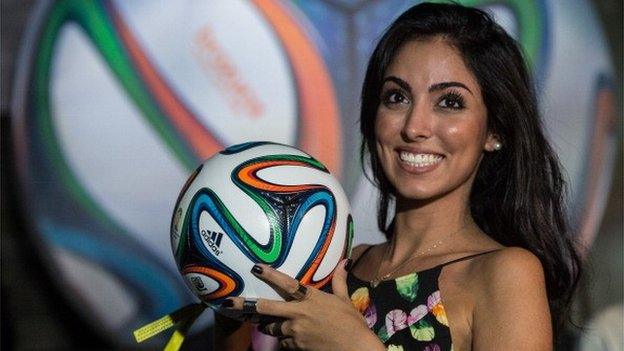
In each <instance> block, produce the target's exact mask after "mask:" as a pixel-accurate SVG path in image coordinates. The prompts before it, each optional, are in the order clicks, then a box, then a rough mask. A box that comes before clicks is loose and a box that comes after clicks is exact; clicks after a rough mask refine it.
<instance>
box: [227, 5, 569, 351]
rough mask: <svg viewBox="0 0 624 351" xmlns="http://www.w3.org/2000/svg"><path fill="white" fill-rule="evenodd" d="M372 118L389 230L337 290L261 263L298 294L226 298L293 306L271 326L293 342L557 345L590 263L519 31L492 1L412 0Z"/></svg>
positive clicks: (375, 72) (273, 312)
mask: <svg viewBox="0 0 624 351" xmlns="http://www.w3.org/2000/svg"><path fill="white" fill-rule="evenodd" d="M361 131H362V135H363V142H362V158H363V160H364V159H365V155H367V154H368V155H369V156H370V164H371V169H372V176H373V180H374V182H375V184H376V185H377V186H378V188H379V189H380V192H381V196H380V201H379V210H378V224H379V228H380V229H381V230H382V231H383V232H384V233H385V234H386V236H387V238H388V241H387V242H386V243H383V244H380V245H376V246H359V247H357V248H355V249H354V252H353V255H352V257H353V259H354V262H353V264H348V263H346V264H345V265H346V266H347V267H344V266H342V265H341V266H339V268H338V269H337V270H336V272H335V275H334V279H333V281H332V288H333V294H328V293H325V292H322V291H318V290H315V289H312V288H306V287H303V286H301V285H299V284H298V283H297V282H296V281H295V280H293V279H292V278H290V277H288V276H286V275H284V274H282V273H280V272H278V271H276V270H274V269H272V268H270V267H268V266H265V265H256V266H254V270H253V271H254V272H255V273H256V275H257V276H258V277H259V278H261V279H263V280H265V281H267V282H269V283H271V284H273V285H274V286H276V289H277V290H278V291H281V292H282V293H283V294H284V295H285V296H286V297H287V299H288V300H290V301H288V302H277V301H269V300H262V299H261V300H259V301H257V302H255V301H245V300H243V299H242V298H233V299H232V300H230V301H228V302H226V303H225V304H224V305H225V307H227V308H237V309H245V310H247V311H250V312H254V311H257V313H259V314H261V315H266V316H274V317H279V318H282V319H280V320H278V321H273V322H271V321H269V322H267V323H265V324H263V326H262V330H263V331H264V332H265V333H267V334H270V335H274V336H279V337H280V338H281V345H282V346H283V347H285V348H291V349H310V350H347V349H352V350H385V349H386V348H387V349H389V350H401V349H403V350H432V351H433V350H450V349H453V350H455V351H458V350H470V349H475V350H550V349H552V347H553V346H552V341H553V333H554V334H555V335H556V334H557V332H558V331H559V326H560V325H561V323H560V322H561V321H562V318H563V316H564V314H565V313H564V312H565V310H566V308H567V306H568V304H569V302H570V298H571V294H572V292H573V290H574V287H575V285H576V282H577V280H578V275H579V271H580V264H579V258H578V255H577V253H576V251H575V249H574V246H573V243H572V242H571V240H570V238H569V235H568V229H567V225H566V219H565V216H564V213H563V207H562V206H563V205H562V191H563V186H564V184H563V180H562V177H561V174H560V170H559V165H558V161H557V159H556V156H555V154H554V153H553V151H552V149H551V147H550V146H549V144H548V142H547V141H546V139H545V138H544V135H543V132H542V130H541V123H540V120H539V115H538V109H537V104H536V99H535V94H534V91H533V86H532V82H531V80H530V78H529V76H528V74H527V70H526V67H525V64H524V61H523V59H522V55H521V54H520V51H519V50H518V47H517V44H516V43H515V41H514V40H513V39H512V38H511V37H509V36H508V35H507V34H506V33H505V31H504V30H503V29H502V28H501V27H499V26H498V25H497V24H496V23H494V22H493V21H492V19H491V18H490V17H489V16H488V15H487V14H486V13H484V12H482V11H480V10H477V9H472V8H466V7H463V6H460V5H455V4H420V5H418V6H415V7H413V8H411V9H410V10H408V11H407V12H405V13H404V14H402V15H401V16H400V17H399V18H398V19H397V20H396V21H395V22H394V23H393V24H392V25H391V26H390V28H389V29H388V30H387V31H386V33H385V34H384V36H383V37H382V38H381V40H380V42H379V44H378V45H377V48H376V49H375V51H374V53H373V55H372V57H371V60H370V62H369V65H368V69H367V72H366V77H365V81H364V87H363V91H362V111H361ZM391 202H394V204H395V210H394V213H393V214H390V215H391V218H392V221H391V224H390V225H387V223H388V221H387V219H388V215H389V214H388V208H389V207H390V206H389V205H390V203H391ZM354 307H355V308H354ZM363 316H364V318H363ZM221 325H223V324H221ZM245 328H247V327H242V329H238V330H237V331H236V330H235V329H236V328H234V329H233V330H232V331H230V333H231V334H230V337H225V338H221V339H219V340H220V342H221V345H222V346H226V345H232V344H231V343H230V342H231V341H232V340H234V339H236V336H237V335H241V334H246V333H247V332H248V331H247V330H246V329H245ZM236 340H241V339H236ZM231 349H235V348H234V347H232V348H231Z"/></svg>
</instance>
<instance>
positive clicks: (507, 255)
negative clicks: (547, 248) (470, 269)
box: [479, 247, 544, 288]
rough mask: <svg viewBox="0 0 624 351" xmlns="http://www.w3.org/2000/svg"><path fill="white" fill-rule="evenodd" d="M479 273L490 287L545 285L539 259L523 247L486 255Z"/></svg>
mask: <svg viewBox="0 0 624 351" xmlns="http://www.w3.org/2000/svg"><path fill="white" fill-rule="evenodd" d="M484 256H485V257H484V259H483V260H481V262H480V267H479V271H480V272H481V276H482V277H483V281H484V283H486V284H487V285H488V286H490V287H494V288H495V287H500V286H506V285H516V284H518V283H520V282H522V283H524V284H543V281H544V269H543V267H542V263H541V261H540V260H539V258H538V257H537V256H536V255H535V254H533V253H532V252H531V251H529V250H527V249H524V248H521V247H504V248H502V249H499V250H496V251H495V252H492V253H491V254H489V255H484Z"/></svg>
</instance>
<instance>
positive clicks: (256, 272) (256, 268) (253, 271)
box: [251, 264, 262, 274]
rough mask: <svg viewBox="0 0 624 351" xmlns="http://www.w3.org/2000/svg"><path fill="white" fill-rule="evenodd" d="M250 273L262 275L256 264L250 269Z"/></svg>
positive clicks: (260, 268)
mask: <svg viewBox="0 0 624 351" xmlns="http://www.w3.org/2000/svg"><path fill="white" fill-rule="evenodd" d="M251 273H254V274H262V267H260V266H258V265H257V264H255V265H254V266H253V267H252V268H251Z"/></svg>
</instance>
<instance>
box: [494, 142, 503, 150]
mask: <svg viewBox="0 0 624 351" xmlns="http://www.w3.org/2000/svg"><path fill="white" fill-rule="evenodd" d="M502 148H503V144H501V143H499V142H496V144H494V150H496V151H498V150H500V149H502Z"/></svg>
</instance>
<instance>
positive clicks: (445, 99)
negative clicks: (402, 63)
mask: <svg viewBox="0 0 624 351" xmlns="http://www.w3.org/2000/svg"><path fill="white" fill-rule="evenodd" d="M380 102H381V103H382V104H384V105H385V106H386V107H389V108H400V107H404V106H407V105H409V104H411V97H409V94H406V93H405V92H404V91H403V90H401V89H388V90H385V91H383V92H382V94H381V101H380ZM435 107H436V108H440V109H447V110H453V111H458V110H462V109H464V108H465V107H466V101H465V99H464V97H463V96H462V94H461V93H460V92H458V91H455V90H449V91H447V92H445V93H444V94H443V95H442V96H440V97H439V98H438V99H437V102H436V105H435Z"/></svg>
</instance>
